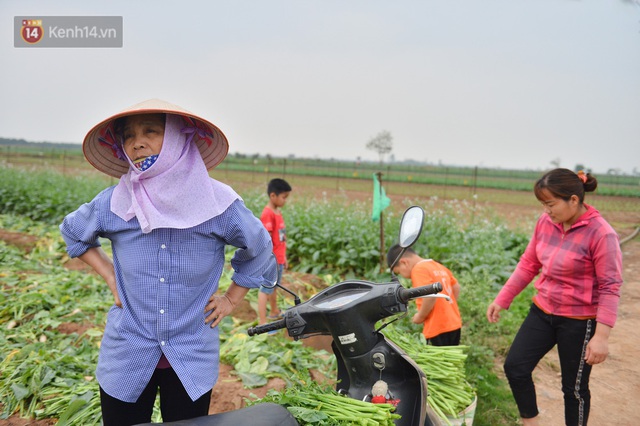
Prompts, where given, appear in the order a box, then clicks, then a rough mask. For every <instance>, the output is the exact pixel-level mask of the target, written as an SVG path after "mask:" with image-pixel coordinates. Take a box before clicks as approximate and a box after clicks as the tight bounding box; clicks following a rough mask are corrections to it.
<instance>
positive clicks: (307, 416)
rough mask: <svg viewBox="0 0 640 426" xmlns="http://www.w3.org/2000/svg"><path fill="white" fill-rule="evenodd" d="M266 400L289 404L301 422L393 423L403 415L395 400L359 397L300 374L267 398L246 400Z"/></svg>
mask: <svg viewBox="0 0 640 426" xmlns="http://www.w3.org/2000/svg"><path fill="white" fill-rule="evenodd" d="M263 402H274V403H276V404H280V405H282V406H284V407H286V408H287V410H289V412H290V413H291V414H292V415H293V416H294V417H295V418H296V420H297V421H298V423H300V424H301V425H313V426H325V425H335V426H339V425H345V426H347V425H350V426H353V425H361V426H393V425H395V419H399V418H400V415H399V414H395V413H394V412H393V411H394V410H395V407H394V406H393V405H392V404H372V403H370V402H364V401H359V400H357V399H353V398H349V397H346V396H343V395H340V394H339V393H337V392H336V391H335V390H333V389H331V388H329V387H328V386H326V387H322V386H321V385H319V384H318V383H316V382H313V381H310V380H305V379H300V378H299V379H298V380H297V381H296V382H295V383H294V384H293V385H292V386H290V387H288V388H287V389H285V390H283V391H282V392H278V391H276V390H270V391H269V392H268V393H267V395H266V396H265V397H264V398H261V399H258V400H255V401H250V400H247V405H255V404H259V403H263Z"/></svg>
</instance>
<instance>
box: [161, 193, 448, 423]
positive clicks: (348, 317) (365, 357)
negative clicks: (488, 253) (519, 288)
mask: <svg viewBox="0 0 640 426" xmlns="http://www.w3.org/2000/svg"><path fill="white" fill-rule="evenodd" d="M423 223H424V211H423V210H422V208H420V207H418V206H412V207H409V208H408V209H407V210H406V211H405V212H404V214H403V216H402V220H401V222H400V233H399V234H400V235H399V245H400V246H401V247H402V249H403V250H402V252H401V253H400V255H399V256H398V259H399V258H400V257H401V256H402V253H403V252H404V250H406V249H407V248H408V247H411V246H412V245H413V244H414V243H415V242H416V241H417V239H418V237H419V236H420V233H421V232H422V225H423ZM398 259H396V260H395V262H393V264H392V265H391V270H392V271H393V266H394V265H395V263H396V262H397V261H398ZM275 285H278V286H279V287H280V288H282V289H284V290H285V291H288V292H290V293H292V294H293V292H291V291H289V290H288V289H286V288H285V287H282V286H280V285H279V284H278V283H274V286H275ZM440 291H442V284H441V283H434V284H431V285H428V286H422V287H418V288H411V289H407V288H404V287H403V286H402V285H401V284H400V282H399V280H398V279H397V278H396V277H395V276H393V278H392V280H391V281H390V282H387V283H374V282H369V281H362V280H348V281H344V282H341V283H338V284H334V285H332V286H330V287H328V288H326V289H324V290H322V291H321V292H319V293H317V294H316V295H314V296H313V297H312V298H311V299H309V300H307V301H306V302H303V303H300V301H299V299H298V298H297V296H296V302H295V303H296V304H295V305H294V306H292V307H290V308H288V309H287V310H286V311H285V313H284V317H283V318H282V319H280V320H277V321H274V322H271V323H267V324H263V325H258V326H255V327H250V328H249V329H248V330H247V333H248V334H249V336H255V335H257V334H261V333H267V332H269V331H273V330H279V329H284V328H286V329H287V332H288V334H289V336H290V337H292V338H294V339H296V340H298V339H304V338H307V337H311V336H314V335H331V336H332V337H333V343H332V349H333V352H334V355H335V357H336V359H337V367H338V372H337V376H338V377H337V379H338V382H337V385H336V390H337V391H338V392H339V393H341V394H343V395H345V397H349V398H355V399H359V400H364V401H371V400H372V398H373V393H372V387H373V386H374V384H375V383H376V382H379V381H382V382H384V383H385V384H386V391H387V393H386V395H384V396H385V399H386V400H389V401H393V403H394V404H397V405H396V413H398V414H400V415H401V418H400V419H397V420H396V425H397V426H441V425H442V421H441V420H440V418H439V417H438V416H437V415H436V414H435V412H434V411H433V410H432V409H431V408H430V407H429V405H428V404H427V391H428V387H427V378H426V376H425V374H424V372H423V371H422V370H421V369H420V368H419V367H418V365H417V364H416V363H415V362H414V361H413V360H412V359H411V358H410V357H409V356H408V355H407V354H406V353H405V352H404V351H403V350H402V349H400V348H399V347H398V346H397V345H396V344H394V343H393V342H391V341H390V340H388V339H387V338H385V336H384V335H383V334H382V333H381V330H382V329H383V328H384V327H385V326H386V325H388V324H383V325H382V326H380V327H379V328H378V329H376V324H377V323H379V321H380V320H382V319H384V318H388V317H392V316H396V315H398V314H402V313H404V312H407V304H408V303H409V301H410V300H412V299H415V298H418V297H425V296H429V297H434V296H436V297H437V296H440V295H437V293H438V292H440ZM430 295H431V296H430ZM294 296H295V294H294ZM263 405H267V404H257V405H254V406H251V407H248V408H249V409H253V410H254V411H253V412H254V413H255V412H256V410H258V411H259V410H260V408H259V407H261V406H263ZM268 405H269V407H268V408H269V410H272V412H273V413H274V415H276V416H278V415H279V414H283V415H284V413H283V412H280V411H279V410H278V409H277V408H276V407H271V405H274V404H268ZM243 410H247V409H246V408H245V409H241V410H236V411H234V412H229V413H222V414H214V415H211V416H206V417H201V418H197V419H192V420H185V421H182V422H173V423H165V424H171V425H182V426H213V425H216V426H219V425H227V423H220V420H217V419H216V417H217V416H224V415H227V416H236V417H235V419H232V422H235V424H233V423H231V422H230V423H228V424H229V425H231V424H233V426H237V424H251V425H254V424H258V423H255V420H254V419H252V418H249V417H244V419H243V418H242V417H243V413H242V411H243ZM283 410H284V411H286V409H284V408H283ZM248 414H250V413H247V415H248ZM260 418H261V420H264V419H265V417H264V416H263V415H262V414H260ZM218 419H220V417H218ZM221 420H224V419H221ZM289 420H290V419H288V418H286V419H285V418H284V417H283V418H280V419H278V421H277V422H274V423H271V424H273V425H278V426H288V425H290V424H291V425H295V424H297V423H291V422H288V423H287V421H289ZM293 421H295V420H293ZM260 424H261V425H262V424H265V423H260ZM265 425H266V424H265Z"/></svg>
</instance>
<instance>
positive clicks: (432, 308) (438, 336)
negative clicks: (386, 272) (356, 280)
mask: <svg viewBox="0 0 640 426" xmlns="http://www.w3.org/2000/svg"><path fill="white" fill-rule="evenodd" d="M401 251H402V248H401V247H400V246H399V245H397V244H396V245H394V246H392V247H391V248H390V249H389V251H388V252H387V264H388V265H389V267H391V265H392V264H393V262H394V261H396V259H397V258H398V256H399V255H400V252H401ZM393 273H395V274H397V275H400V276H401V277H404V278H410V279H411V285H412V286H413V287H421V286H425V285H429V284H433V283H435V282H440V283H442V291H441V292H440V294H444V295H446V296H449V300H446V299H444V298H435V297H426V298H421V299H416V306H417V307H418V312H417V313H416V314H415V315H414V316H413V318H412V319H411V321H413V322H414V323H415V324H423V327H422V334H423V335H424V337H425V338H426V339H427V341H428V342H429V343H430V344H432V345H434V346H454V345H459V344H460V335H461V329H462V319H461V318H460V311H459V309H458V296H459V295H460V284H458V280H457V279H456V278H455V277H454V276H453V273H452V272H451V271H450V270H449V269H447V268H446V267H445V266H444V265H441V264H440V263H438V262H436V261H435V260H433V259H424V258H422V257H421V256H420V255H418V253H416V252H415V250H413V249H411V248H408V249H406V250H405V252H404V254H403V255H402V257H401V258H400V259H398V260H397V262H396V264H395V266H394V267H393Z"/></svg>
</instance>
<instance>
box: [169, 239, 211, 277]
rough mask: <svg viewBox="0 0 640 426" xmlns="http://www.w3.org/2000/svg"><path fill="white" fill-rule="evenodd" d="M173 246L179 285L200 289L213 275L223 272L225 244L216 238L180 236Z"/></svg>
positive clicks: (173, 264) (173, 263) (174, 265)
mask: <svg viewBox="0 0 640 426" xmlns="http://www.w3.org/2000/svg"><path fill="white" fill-rule="evenodd" d="M173 246H174V247H173V250H172V257H173V258H174V260H172V262H171V263H172V270H173V271H175V278H174V279H175V281H176V283H177V284H181V285H184V286H187V287H198V286H201V285H203V284H206V283H208V282H210V281H211V279H212V277H213V274H214V273H216V271H218V270H220V271H221V270H222V266H223V265H224V244H222V243H221V242H220V241H219V240H218V239H217V238H215V237H205V236H203V235H199V234H193V235H185V236H180V237H179V238H177V239H176V241H175V243H174V244H173Z"/></svg>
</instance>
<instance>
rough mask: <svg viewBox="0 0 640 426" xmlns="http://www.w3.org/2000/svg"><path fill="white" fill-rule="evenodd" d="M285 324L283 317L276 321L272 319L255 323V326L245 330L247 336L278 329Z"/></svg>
mask: <svg viewBox="0 0 640 426" xmlns="http://www.w3.org/2000/svg"><path fill="white" fill-rule="evenodd" d="M286 326H287V325H286V323H285V322H284V318H283V319H279V320H277V321H273V322H270V323H267V324H262V325H256V326H255V327H249V329H248V330H247V334H248V335H249V336H255V335H256V334H262V333H268V332H270V331H274V330H280V329H281V328H285V327H286Z"/></svg>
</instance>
